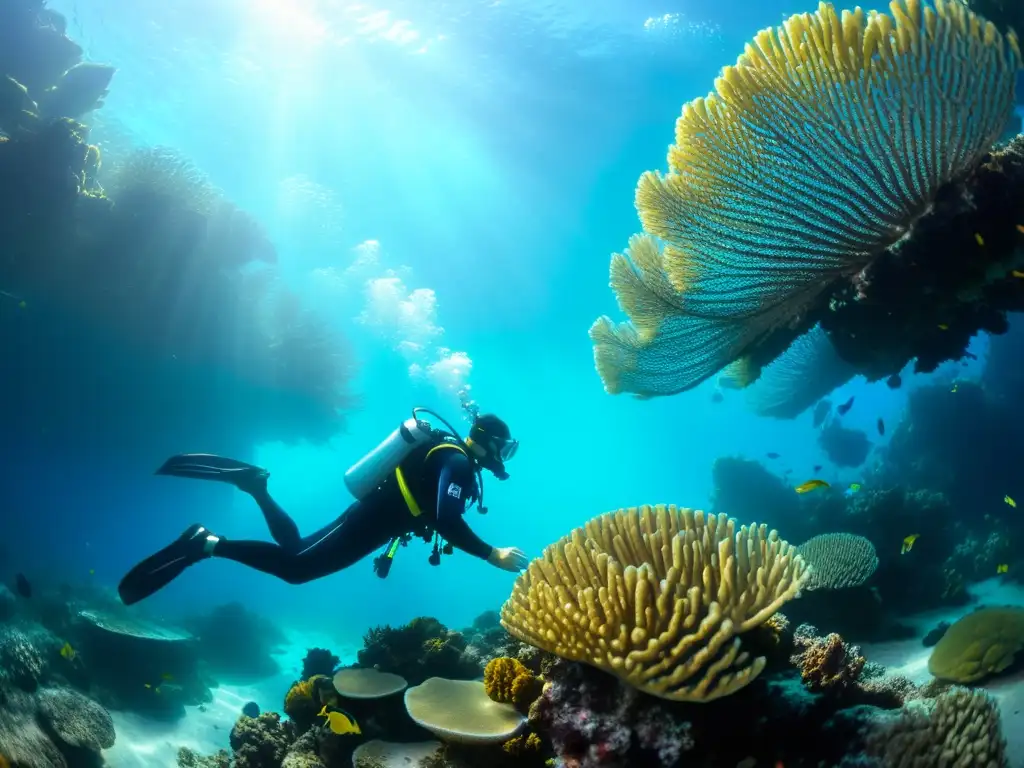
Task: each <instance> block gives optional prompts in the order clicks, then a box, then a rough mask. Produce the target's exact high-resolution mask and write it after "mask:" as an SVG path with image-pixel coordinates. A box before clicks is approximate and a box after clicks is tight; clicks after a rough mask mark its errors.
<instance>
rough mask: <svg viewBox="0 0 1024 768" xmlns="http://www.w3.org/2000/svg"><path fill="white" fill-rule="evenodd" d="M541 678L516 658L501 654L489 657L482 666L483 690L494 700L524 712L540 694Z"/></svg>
mask: <svg viewBox="0 0 1024 768" xmlns="http://www.w3.org/2000/svg"><path fill="white" fill-rule="evenodd" d="M542 686H543V683H542V682H541V679H540V678H539V677H537V676H536V675H534V674H533V673H532V672H530V670H528V669H527V668H526V667H524V666H523V665H522V663H521V662H520V661H519V660H518V659H513V658H509V657H507V656H503V657H500V658H497V659H491V660H490V661H489V662H487V666H486V668H484V690H485V691H487V695H488V696H489V697H490V698H491V699H492V700H494V701H497V702H500V703H502V704H514V705H515V707H516V709H518V710H519V711H521V712H526V711H527V710H528V709H529V708H530V705H531V704H532V703H533V702H534V701H535V700H536V699H537V697H538V696H540V694H541V687H542Z"/></svg>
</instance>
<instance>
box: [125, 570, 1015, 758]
mask: <svg viewBox="0 0 1024 768" xmlns="http://www.w3.org/2000/svg"><path fill="white" fill-rule="evenodd" d="M971 593H972V595H974V596H975V597H976V598H977V602H976V603H974V604H972V605H969V606H965V607H961V608H953V609H944V610H940V611H930V612H928V613H922V614H918V615H916V616H908V617H905V618H904V622H905V623H907V624H910V625H912V626H914V627H915V629H917V635H916V636H915V637H913V638H910V639H907V640H898V641H894V642H887V643H873V644H866V645H864V646H863V652H864V655H865V656H866V657H867V658H868V659H869V660H870V661H876V662H878V663H880V664H884V665H885V666H886V667H888V668H889V671H890V672H893V673H896V674H901V675H906V676H907V677H909V678H910V679H911V680H913V681H914V682H916V683H925V682H927V681H928V680H929V679H930V677H931V676H930V675H929V674H928V656H929V655H930V654H931V648H925V647H924V646H923V645H922V644H921V638H922V637H924V635H925V634H926V633H927V632H928V631H929V630H931V629H932V628H933V627H935V625H936V624H938V623H939V622H940V621H949V622H953V621H956V620H957V619H958V618H959V617H960V616H962V615H963V614H965V613H969V612H970V611H972V610H974V608H975V607H977V606H978V605H1022V606H1024V587H1021V586H1020V585H1015V584H1008V583H1004V582H1002V580H1000V579H992V580H990V581H986V582H982V583H981V584H976V585H974V586H973V587H972V588H971ZM820 629H822V630H823V631H827V630H828V627H821V628H820ZM289 639H290V641H291V645H289V646H288V647H287V648H285V649H283V651H282V653H280V654H279V655H278V656H277V657H276V658H277V660H278V662H279V663H280V665H281V674H279V675H277V676H275V677H272V678H268V679H266V680H261V681H259V682H258V683H256V684H253V685H221V686H220V687H219V688H216V689H214V691H213V701H212V702H211V703H209V704H206V705H205V711H202V710H200V709H199V707H187V709H186V715H185V717H183V718H181V719H180V720H178V721H176V722H173V723H167V722H161V721H154V720H148V719H146V718H143V717H140V716H138V715H135V714H132V713H126V712H112V713H111V714H112V715H113V718H114V727H115V728H116V730H117V743H116V744H115V745H114V747H113V748H112V749H109V750H107V751H106V753H105V756H106V759H107V765H108V766H109V767H110V768H176V766H177V754H178V749H180V748H181V747H189V748H191V749H193V750H195V751H196V752H198V753H200V754H210V753H212V752H216V751H217V750H218V749H227V748H228V734H230V732H231V728H232V726H234V724H235V721H236V720H237V719H238V716H239V714H240V713H241V709H242V706H243V705H244V704H245V703H246V702H248V701H255V702H256V703H257V704H259V706H260V709H261V710H262V711H275V712H279V711H280V710H281V702H282V701H283V697H284V694H285V692H286V691H287V689H288V686H289V685H291V683H292V682H294V681H295V680H296V679H297V678H298V676H299V671H300V670H301V668H302V658H303V657H304V656H305V654H306V650H307V649H308V648H312V647H317V646H319V647H327V648H332V650H333V651H334V652H335V653H337V654H338V655H339V656H341V657H342V658H341V660H342V663H344V664H351V663H354V661H355V657H356V652H357V651H358V648H356V647H341V648H339V647H336V646H335V645H334V644H333V643H332V642H331V641H330V640H327V639H325V638H323V637H316V636H310V635H294V636H292V637H290V638H289ZM984 688H985V689H986V690H988V691H989V692H990V693H992V694H993V695H994V696H995V697H996V699H997V700H998V701H999V706H1000V710H1001V712H1002V717H1003V733H1004V735H1005V736H1006V739H1007V742H1008V745H1009V754H1010V765H1011V766H1012V768H1024V673H1018V674H1016V675H1014V676H1008V677H1002V678H997V679H995V680H993V681H991V682H989V683H988V684H986V685H985V686H984Z"/></svg>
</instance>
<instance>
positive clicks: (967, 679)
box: [928, 606, 1024, 683]
mask: <svg viewBox="0 0 1024 768" xmlns="http://www.w3.org/2000/svg"><path fill="white" fill-rule="evenodd" d="M1022 647H1024V608H1020V607H1017V606H1006V607H1003V608H979V609H978V610H976V611H974V612H973V613H968V614H967V615H966V616H963V617H961V618H960V620H959V621H957V622H956V623H955V624H954V625H953V626H951V627H950V628H949V629H947V630H946V634H944V635H943V636H942V639H941V640H939V642H938V643H937V644H936V645H935V648H934V649H932V655H931V657H930V658H929V659H928V671H929V672H931V673H932V674H933V675H935V677H937V678H939V679H940V680H949V681H951V682H954V683H973V682H974V681H976V680H980V679H981V678H983V677H987V676H988V675H994V674H997V673H999V672H1002V671H1003V670H1004V669H1006V668H1007V667H1008V666H1010V664H1012V663H1013V658H1014V656H1015V655H1016V653H1017V652H1018V651H1019V650H1020V649H1021V648H1022Z"/></svg>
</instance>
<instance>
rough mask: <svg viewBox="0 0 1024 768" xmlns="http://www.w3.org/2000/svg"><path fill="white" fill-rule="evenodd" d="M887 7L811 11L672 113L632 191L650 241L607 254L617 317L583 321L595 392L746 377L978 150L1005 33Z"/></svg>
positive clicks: (987, 125) (945, 4) (987, 137)
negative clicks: (732, 373) (657, 163)
mask: <svg viewBox="0 0 1024 768" xmlns="http://www.w3.org/2000/svg"><path fill="white" fill-rule="evenodd" d="M890 9H891V13H892V15H891V16H889V15H886V14H882V13H875V12H872V13H865V12H864V11H863V10H861V9H860V8H858V9H856V10H854V11H847V12H843V13H842V15H840V14H839V13H838V12H837V11H836V9H835V8H834V7H833V6H832V5H829V4H825V3H822V4H821V5H820V6H819V8H818V11H817V12H816V13H814V14H801V15H796V16H793V17H791V18H790V19H789V20H788V21H787V22H785V23H784V24H783V25H782V26H781V27H779V28H777V29H774V30H773V29H766V30H763V31H762V32H760V33H759V34H758V35H757V36H756V38H755V39H754V41H753V42H751V43H750V44H748V45H747V47H746V50H745V51H744V53H743V55H742V56H740V57H739V59H738V61H737V63H736V65H735V66H733V67H727V68H725V70H724V71H723V72H722V75H721V77H719V78H718V80H717V81H716V83H715V88H716V91H717V93H715V94H711V95H709V96H707V97H705V98H700V99H697V100H695V101H693V102H691V103H690V104H687V105H686V106H685V107H684V108H683V113H682V116H681V117H680V118H679V120H678V121H677V123H676V143H675V145H674V146H672V147H671V149H670V150H669V158H668V163H669V168H670V172H669V173H668V174H667V175H662V174H659V173H653V172H648V173H645V174H644V175H643V176H642V177H641V179H640V183H639V185H638V188H637V193H636V203H637V209H638V211H639V214H640V219H641V222H642V223H643V226H644V230H645V231H646V232H647V233H649V234H648V235H646V236H643V237H639V238H634V240H633V241H632V242H631V244H630V249H629V251H628V252H627V253H626V254H623V255H616V256H615V257H614V258H613V260H612V287H613V288H614V290H615V292H616V295H617V297H618V299H619V303H620V305H621V307H622V309H623V310H624V311H625V312H626V314H627V316H628V317H629V320H630V323H628V324H622V325H616V324H614V323H613V322H612V321H611V320H609V319H608V318H601V319H599V320H598V321H597V322H596V323H595V324H594V326H593V327H592V328H591V338H592V339H593V341H594V346H595V361H596V364H597V369H598V372H599V373H600V375H601V378H602V380H603V381H604V384H605V388H606V390H607V391H608V392H611V393H617V392H623V391H632V392H635V393H637V394H641V395H646V396H653V395H668V394H673V393H675V392H681V391H683V390H686V389H690V388H692V387H694V386H696V385H697V384H699V383H700V382H701V381H703V380H704V379H706V378H708V377H709V376H711V375H713V374H714V373H716V372H717V371H719V370H721V369H722V368H724V367H725V366H727V365H729V364H730V363H733V362H734V361H745V367H746V369H747V372H746V374H745V375H744V377H743V378H744V379H745V380H746V381H748V382H749V381H752V380H753V379H754V378H756V375H757V373H758V369H759V368H760V366H762V365H764V364H767V363H768V362H770V360H772V359H773V358H774V357H776V356H778V354H779V353H781V352H782V350H783V349H784V348H785V345H786V344H787V343H788V341H789V340H791V339H792V338H794V337H795V336H796V335H798V334H799V333H801V332H803V331H806V330H808V329H809V327H810V325H811V323H810V322H809V321H807V320H806V319H805V318H806V313H807V311H808V310H809V309H811V308H812V307H814V306H815V305H816V304H817V303H819V302H820V301H822V300H823V298H824V297H825V295H826V292H827V290H828V289H829V287H830V286H831V285H833V284H835V283H836V282H837V281H839V280H844V279H850V278H853V277H854V276H856V275H857V274H858V273H860V272H861V271H862V270H863V269H864V268H865V267H866V266H868V265H869V264H870V263H871V262H872V261H874V260H875V259H876V258H877V256H878V255H879V254H880V253H881V252H882V251H883V250H884V249H886V248H887V247H889V246H891V245H892V244H894V243H896V242H897V241H898V240H899V239H900V238H902V237H903V236H904V235H905V234H906V233H907V232H908V231H909V230H910V228H911V227H912V225H913V224H914V222H915V220H916V219H917V218H918V217H920V216H921V215H922V214H923V213H925V212H926V210H927V209H928V207H929V205H930V204H931V203H932V202H933V200H934V199H935V197H936V194H937V192H938V190H939V189H940V187H942V186H943V185H944V184H945V183H947V182H949V181H950V180H952V179H954V178H956V177H957V176H959V175H960V174H962V173H964V172H966V171H967V170H969V169H971V168H972V167H974V166H976V165H977V163H978V162H979V160H980V159H981V157H982V156H983V155H984V153H985V152H986V151H987V150H988V149H990V148H991V146H992V144H993V143H994V142H995V141H996V139H997V138H998V137H999V135H1000V132H1001V131H1002V128H1003V126H1004V124H1005V123H1006V120H1007V118H1008V116H1009V115H1010V113H1011V111H1012V109H1013V102H1014V87H1015V78H1016V72H1017V69H1018V68H1019V66H1020V52H1019V49H1018V45H1017V38H1016V36H1015V35H1014V34H1013V33H1012V32H1011V33H1008V34H1006V35H1005V36H1004V35H1002V34H1000V33H999V31H998V30H997V29H996V28H995V27H994V26H993V25H991V24H989V23H987V22H985V21H984V20H983V19H981V18H980V17H978V16H976V15H974V14H973V13H971V12H970V11H969V10H967V8H966V7H964V6H963V5H962V4H960V3H957V2H949V1H948V0H937V2H936V3H935V4H934V6H931V5H926V4H924V3H921V2H920V0H894V2H892V3H891V4H890ZM651 235H653V236H654V237H657V238H659V239H660V240H661V241H662V242H664V250H663V251H662V252H660V253H659V251H658V244H657V242H656V241H655V240H654V239H653V237H651ZM776 332H779V334H781V336H787V335H788V338H787V339H786V340H785V341H783V340H782V339H781V338H780V337H779V334H776Z"/></svg>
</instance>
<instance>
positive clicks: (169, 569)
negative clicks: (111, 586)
mask: <svg viewBox="0 0 1024 768" xmlns="http://www.w3.org/2000/svg"><path fill="white" fill-rule="evenodd" d="M218 540H219V539H218V538H217V537H216V536H214V535H213V533H211V532H210V531H208V530H207V529H206V528H203V526H201V525H199V524H198V523H196V524H195V525H190V526H189V527H188V528H186V529H185V532H184V533H182V534H181V536H179V537H178V538H176V539H175V540H174V541H172V542H171V543H170V544H168V545H167V546H166V547H164V548H163V549H161V550H160V551H159V552H156V553H154V554H152V555H150V556H149V557H147V558H146V559H145V560H143V561H142V562H141V563H139V564H138V565H136V566H135V567H134V568H132V569H131V570H130V571H128V573H127V574H126V575H125V577H124V578H123V579H121V583H120V584H118V586H117V592H118V594H119V595H120V596H121V602H123V603H124V604H125V605H132V604H133V603H137V602H139V601H140V600H142V599H144V598H147V597H149V596H150V595H152V594H153V593H154V592H157V591H158V590H160V589H163V588H164V587H166V586H167V585H168V584H170V583H171V582H172V581H174V579H176V578H177V577H178V576H180V575H181V573H182V571H184V570H185V569H186V568H188V567H189V566H190V565H194V564H195V563H198V562H199V561H200V560H203V559H204V558H207V557H209V556H210V555H211V554H213V545H214V544H216V543H217V541H218Z"/></svg>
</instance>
